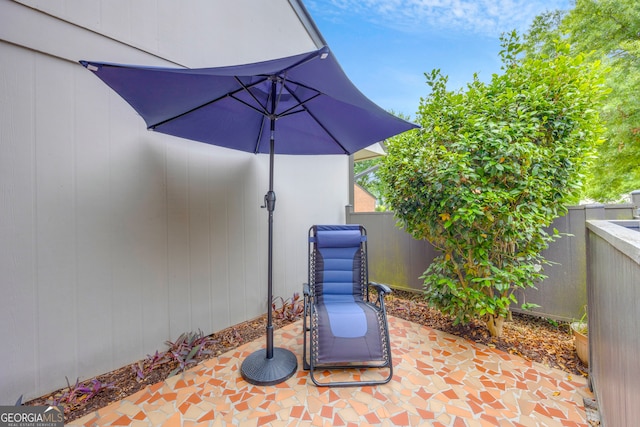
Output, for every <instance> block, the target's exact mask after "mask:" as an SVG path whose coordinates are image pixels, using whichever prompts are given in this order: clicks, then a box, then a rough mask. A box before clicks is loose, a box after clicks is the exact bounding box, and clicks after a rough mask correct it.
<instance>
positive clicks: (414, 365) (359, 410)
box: [70, 317, 592, 427]
mask: <svg viewBox="0 0 640 427" xmlns="http://www.w3.org/2000/svg"><path fill="white" fill-rule="evenodd" d="M389 326H390V328H391V331H390V332H391V337H392V339H391V341H392V347H393V357H394V360H393V362H394V377H393V379H392V381H391V382H390V383H389V384H387V385H384V386H379V387H363V388H333V389H330V388H318V387H315V386H314V385H313V384H312V383H311V380H310V379H309V375H308V373H307V372H305V371H304V370H302V369H301V366H302V364H301V360H300V358H301V354H302V334H301V330H302V323H301V321H298V322H295V323H293V324H290V325H288V326H286V327H284V328H282V329H279V330H277V331H276V332H275V336H276V339H275V342H276V345H277V346H280V347H284V348H288V349H290V350H292V351H293V352H294V353H295V354H297V355H298V359H299V360H298V364H299V367H298V372H297V373H296V374H295V375H294V376H293V377H292V378H290V379H289V380H288V381H286V382H284V383H281V384H278V385H276V386H270V387H257V386H253V385H251V384H249V383H247V382H246V381H244V380H243V379H242V378H241V376H240V373H239V368H240V364H241V362H242V360H243V359H244V358H245V357H246V356H247V355H249V354H251V353H252V352H253V351H255V350H256V349H259V348H260V347H263V344H264V342H263V341H264V340H262V339H258V340H256V341H253V342H251V343H247V344H245V345H243V346H241V347H239V348H237V349H236V350H233V351H231V352H229V353H226V354H224V355H221V356H219V357H216V358H213V359H210V360H207V361H206V362H204V363H202V364H200V365H198V366H197V367H195V368H194V369H192V370H190V371H187V372H186V373H185V374H183V375H177V376H175V377H173V378H170V379H168V380H167V381H165V382H163V383H158V384H156V385H153V386H150V387H147V388H146V389H144V390H141V391H139V392H138V393H136V394H134V395H132V396H129V397H128V398H126V399H124V400H122V401H120V402H116V403H114V404H111V405H109V406H107V407H105V408H102V409H100V410H99V411H97V412H94V413H91V414H88V415H86V416H85V417H83V418H80V419H78V420H75V421H73V422H72V423H71V424H70V425H85V426H115V425H132V426H146V425H149V426H160V425H162V426H167V427H174V426H216V425H226V424H232V425H252V426H253V425H257V426H260V425H276V426H297V425H327V426H363V425H381V426H384V425H411V426H421V425H433V426H455V427H458V426H460V427H462V426H546V427H553V426H566V427H571V426H587V425H588V423H587V421H586V415H585V411H584V405H583V397H589V398H590V397H592V394H591V393H590V392H589V389H588V388H587V386H586V381H585V379H584V378H577V377H574V376H571V375H569V374H567V373H565V372H562V371H559V370H555V369H550V368H547V367H544V366H542V365H540V364H537V363H532V362H528V361H526V360H524V359H522V358H520V357H517V356H511V355H509V354H506V353H504V352H502V351H499V350H494V349H491V348H488V347H484V346H480V345H478V344H475V343H471V342H469V341H466V340H464V339H462V338H458V337H455V336H453V335H449V334H446V333H443V332H440V331H436V330H432V329H429V328H426V327H423V326H420V325H417V324H415V323H411V322H408V321H405V320H402V319H399V318H395V317H390V318H389ZM352 375H361V373H360V372H356V373H353V374H352ZM364 375H366V374H364Z"/></svg>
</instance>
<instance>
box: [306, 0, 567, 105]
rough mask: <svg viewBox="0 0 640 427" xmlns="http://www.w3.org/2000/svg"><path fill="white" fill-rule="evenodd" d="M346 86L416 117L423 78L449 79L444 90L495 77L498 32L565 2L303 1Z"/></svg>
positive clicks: (526, 23) (523, 26) (521, 24)
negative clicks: (432, 73)
mask: <svg viewBox="0 0 640 427" xmlns="http://www.w3.org/2000/svg"><path fill="white" fill-rule="evenodd" d="M305 5H306V6H307V9H308V10H309V12H310V14H311V16H312V17H313V19H314V21H315V23H316V25H317V26H318V28H319V29H320V32H321V33H322V35H323V36H324V38H325V39H326V41H327V43H328V45H329V47H330V48H331V50H332V51H333V52H334V54H335V55H336V57H337V58H338V61H339V62H340V64H341V65H342V68H343V69H344V71H345V72H346V73H347V75H348V76H349V78H350V79H351V81H352V82H353V83H354V84H355V85H356V86H357V87H358V88H359V89H360V91H362V92H363V93H364V94H365V95H366V96H367V97H369V98H370V99H371V100H373V101H374V102H375V103H377V104H378V105H380V106H381V107H382V108H384V109H385V110H393V111H395V112H396V113H403V114H406V115H410V116H411V117H412V118H415V113H416V111H417V109H418V105H419V102H420V98H421V97H426V96H427V95H428V94H429V91H428V87H427V85H426V84H425V78H424V73H426V72H430V71H431V70H433V69H434V68H439V69H441V70H442V72H443V74H445V75H448V76H449V89H457V88H461V87H464V86H465V85H466V83H468V82H470V81H471V80H472V79H473V73H474V72H476V73H478V75H479V77H480V79H481V80H483V81H488V80H489V79H490V78H491V74H493V73H499V72H500V60H499V57H498V52H499V50H500V41H499V37H500V34H501V33H503V32H508V31H511V30H513V29H517V30H518V31H520V32H524V31H526V30H527V29H528V28H529V25H530V24H531V22H532V20H533V18H534V17H535V16H536V15H538V14H540V13H543V12H545V11H548V10H554V9H567V8H568V7H569V0H305Z"/></svg>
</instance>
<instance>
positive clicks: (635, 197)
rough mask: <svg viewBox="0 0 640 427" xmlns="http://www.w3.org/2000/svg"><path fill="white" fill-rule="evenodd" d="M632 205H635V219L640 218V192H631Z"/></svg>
mask: <svg viewBox="0 0 640 427" xmlns="http://www.w3.org/2000/svg"><path fill="white" fill-rule="evenodd" d="M631 203H633V206H634V209H633V217H634V218H640V190H634V191H632V192H631Z"/></svg>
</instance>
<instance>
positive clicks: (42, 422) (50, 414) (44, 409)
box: [0, 406, 64, 427]
mask: <svg viewBox="0 0 640 427" xmlns="http://www.w3.org/2000/svg"><path fill="white" fill-rule="evenodd" d="M63 426H64V411H63V409H62V406H0V427H63Z"/></svg>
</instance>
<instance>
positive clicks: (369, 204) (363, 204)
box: [353, 184, 376, 212]
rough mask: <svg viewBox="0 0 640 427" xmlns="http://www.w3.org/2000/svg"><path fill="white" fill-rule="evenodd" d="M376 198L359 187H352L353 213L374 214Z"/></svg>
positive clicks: (356, 185) (355, 185)
mask: <svg viewBox="0 0 640 427" xmlns="http://www.w3.org/2000/svg"><path fill="white" fill-rule="evenodd" d="M375 210H376V198H375V197H373V195H372V194H371V193H369V192H368V191H366V190H365V189H364V188H362V187H360V186H359V185H358V184H354V185H353V211H354V212H375Z"/></svg>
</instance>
